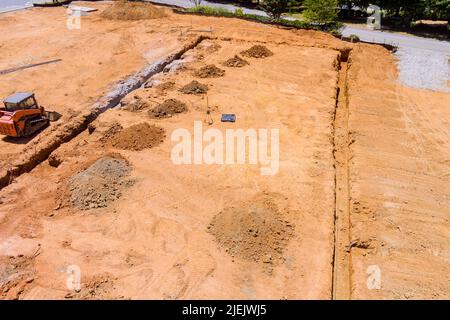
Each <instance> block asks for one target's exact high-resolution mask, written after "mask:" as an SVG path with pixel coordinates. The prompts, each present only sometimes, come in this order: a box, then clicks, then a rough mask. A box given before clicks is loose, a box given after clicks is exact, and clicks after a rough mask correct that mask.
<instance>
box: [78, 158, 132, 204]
mask: <svg viewBox="0 0 450 320" xmlns="http://www.w3.org/2000/svg"><path fill="white" fill-rule="evenodd" d="M130 171H131V168H130V166H129V164H128V162H127V161H126V160H125V159H122V158H116V157H109V156H107V157H103V158H101V159H99V160H97V161H96V162H95V163H94V164H93V165H91V166H90V167H89V168H87V169H86V170H84V171H81V172H79V173H77V174H75V175H74V176H72V177H71V178H70V180H69V191H70V203H71V204H72V206H74V207H76V208H78V209H80V210H87V209H95V208H104V207H107V206H108V205H109V203H111V202H112V201H114V200H117V199H119V198H120V196H121V195H122V193H121V189H122V187H123V186H126V185H129V184H130V180H128V181H127V180H125V179H124V178H125V177H127V176H128V175H129V174H130Z"/></svg>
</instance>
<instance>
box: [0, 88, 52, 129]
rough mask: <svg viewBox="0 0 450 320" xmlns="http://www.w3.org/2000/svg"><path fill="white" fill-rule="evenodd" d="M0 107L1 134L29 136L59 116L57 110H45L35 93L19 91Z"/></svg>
mask: <svg viewBox="0 0 450 320" xmlns="http://www.w3.org/2000/svg"><path fill="white" fill-rule="evenodd" d="M3 103H4V107H3V108H0V134H4V135H7V136H10V137H28V136H31V135H33V134H34V133H36V132H38V131H39V130H41V129H42V128H44V127H46V126H48V125H49V123H50V121H56V120H57V119H58V118H59V116H60V115H59V114H58V113H57V112H51V111H45V109H44V107H42V106H39V105H38V103H37V101H36V98H35V97H34V94H33V93H28V92H18V93H15V94H13V95H11V96H9V97H8V98H6V99H5V100H4V101H3Z"/></svg>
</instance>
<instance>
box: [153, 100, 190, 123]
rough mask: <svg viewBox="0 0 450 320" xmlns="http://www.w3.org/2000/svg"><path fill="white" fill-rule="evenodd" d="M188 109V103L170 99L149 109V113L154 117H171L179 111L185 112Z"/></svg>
mask: <svg viewBox="0 0 450 320" xmlns="http://www.w3.org/2000/svg"><path fill="white" fill-rule="evenodd" d="M187 110H188V108H187V106H186V104H185V103H184V102H181V101H180V100H177V99H168V100H165V101H164V102H163V103H161V104H158V105H157V106H155V107H154V108H153V109H151V110H149V111H148V115H149V117H150V118H153V119H160V118H170V117H172V116H173V115H175V114H177V113H183V112H186V111H187Z"/></svg>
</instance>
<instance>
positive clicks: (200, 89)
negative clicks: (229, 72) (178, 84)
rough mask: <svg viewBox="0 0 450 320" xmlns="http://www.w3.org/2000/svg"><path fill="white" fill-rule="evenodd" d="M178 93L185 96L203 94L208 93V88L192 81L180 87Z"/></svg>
mask: <svg viewBox="0 0 450 320" xmlns="http://www.w3.org/2000/svg"><path fill="white" fill-rule="evenodd" d="M180 91H181V92H183V93H186V94H203V93H206V92H207V91H208V86H207V85H206V84H201V83H200V82H198V81H196V80H194V81H192V82H190V83H188V84H187V85H185V86H184V87H182V88H181V89H180Z"/></svg>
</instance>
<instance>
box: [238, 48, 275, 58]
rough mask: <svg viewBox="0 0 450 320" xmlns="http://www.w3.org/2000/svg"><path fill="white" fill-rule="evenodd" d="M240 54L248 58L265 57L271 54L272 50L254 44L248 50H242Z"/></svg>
mask: <svg viewBox="0 0 450 320" xmlns="http://www.w3.org/2000/svg"><path fill="white" fill-rule="evenodd" d="M241 54H242V55H243V56H245V57H250V58H267V57H270V56H273V52H272V51H270V50H269V49H267V48H266V47H265V46H262V45H255V46H253V47H251V48H250V49H248V50H245V51H242V52H241Z"/></svg>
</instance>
